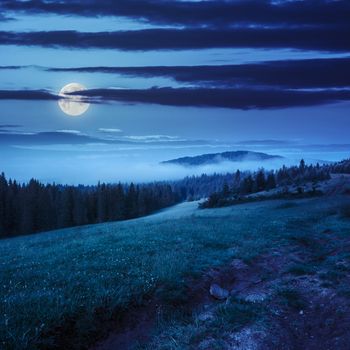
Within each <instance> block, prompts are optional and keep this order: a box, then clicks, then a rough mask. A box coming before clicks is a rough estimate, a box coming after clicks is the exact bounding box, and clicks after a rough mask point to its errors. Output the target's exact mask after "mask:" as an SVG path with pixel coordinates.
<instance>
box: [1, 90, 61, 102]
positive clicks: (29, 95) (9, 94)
mask: <svg viewBox="0 0 350 350" xmlns="http://www.w3.org/2000/svg"><path fill="white" fill-rule="evenodd" d="M58 99H59V97H58V96H55V95H54V94H51V93H50V92H48V91H46V90H0V100H58Z"/></svg>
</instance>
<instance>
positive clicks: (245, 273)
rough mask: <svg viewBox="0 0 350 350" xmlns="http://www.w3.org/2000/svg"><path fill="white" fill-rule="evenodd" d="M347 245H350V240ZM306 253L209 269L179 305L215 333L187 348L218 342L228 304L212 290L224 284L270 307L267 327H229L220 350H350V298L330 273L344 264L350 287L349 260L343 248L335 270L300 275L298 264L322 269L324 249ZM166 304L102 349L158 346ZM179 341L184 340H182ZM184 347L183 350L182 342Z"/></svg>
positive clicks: (131, 321) (138, 316)
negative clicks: (218, 322) (220, 317)
mask: <svg viewBox="0 0 350 350" xmlns="http://www.w3.org/2000/svg"><path fill="white" fill-rule="evenodd" d="M319 243H320V244H324V243H327V242H326V241H324V242H319ZM341 244H342V245H343V244H344V247H348V248H349V247H350V244H349V242H348V241H346V242H345V241H344V242H342V243H341ZM300 248H301V247H300V244H299V246H292V247H291V249H289V248H288V251H286V250H284V249H277V250H275V251H273V252H271V253H270V254H268V255H263V256H260V257H259V258H257V259H255V260H254V261H253V262H252V263H251V264H249V265H247V264H245V263H244V262H243V261H241V260H238V259H235V260H233V261H231V263H230V264H229V265H227V266H224V267H222V268H220V269H212V270H210V271H208V272H207V273H206V274H205V275H203V276H202V278H201V279H199V280H196V281H194V280H192V281H188V285H187V289H186V301H185V302H184V303H182V304H181V305H178V307H180V308H182V309H184V310H187V311H189V312H193V311H194V310H196V311H198V312H196V315H197V316H196V317H195V319H193V322H200V323H201V327H202V328H204V329H205V331H206V334H207V335H206V337H205V339H202V340H201V341H198V342H197V343H196V342H194V343H193V344H192V345H191V346H188V347H185V348H188V349H202V350H211V349H215V344H218V343H217V342H218V338H217V334H214V333H213V334H212V333H211V328H212V326H211V324H212V322H213V320H215V317H216V314H217V311H218V309H219V308H221V307H222V305H225V304H226V303H227V301H226V302H225V301H218V300H215V299H214V298H213V297H212V296H211V295H210V294H209V289H210V285H211V284H213V283H217V284H219V285H220V286H221V287H222V288H225V289H227V290H229V291H231V295H232V297H233V298H234V299H235V300H243V301H244V302H247V303H251V304H255V305H263V309H264V311H263V315H262V317H263V319H264V321H263V322H261V321H260V322H252V323H251V324H248V325H245V326H244V327H241V328H240V329H239V330H238V331H234V332H232V331H230V327H228V328H227V329H225V328H223V330H222V334H221V336H220V344H221V345H220V346H221V347H220V348H222V349H237V350H238V349H242V350H243V349H244V350H248V349H287V350H289V349H291V350H292V349H308V350H313V349H315V350H316V349H317V350H321V349H322V350H323V349H325V350H326V349H327V350H328V349H329V350H333V349H337V350H348V349H349V344H350V317H349V315H350V303H349V296H348V295H346V294H344V295H343V294H342V293H339V290H338V289H339V283H338V282H339V281H338V282H337V283H336V282H335V281H333V283H332V282H329V281H327V279H325V278H324V276H325V275H327V273H328V274H329V273H330V272H331V271H332V273H333V272H334V271H335V270H337V266H338V267H339V266H341V268H340V270H341V271H343V272H344V273H343V274H342V275H341V280H342V281H341V282H342V283H341V285H343V286H344V285H349V284H350V275H349V269H348V268H349V261H346V262H345V261H344V260H342V259H341V258H340V255H341V253H342V252H341V251H339V252H333V255H334V257H335V259H334V265H333V266H326V267H321V266H320V267H319V271H317V272H315V273H314V272H312V273H307V272H305V273H303V272H302V271H297V267H298V268H299V269H301V266H304V268H305V269H307V266H308V265H312V264H314V260H315V258H316V255H317V252H315V251H314V250H313V248H312V247H306V246H303V247H302V248H303V251H301V250H300ZM338 255H339V259H338V258H337V256H338ZM293 267H294V270H293ZM334 269H335V270H334ZM330 277H331V276H330ZM331 278H332V277H331ZM326 282H328V283H326ZM162 307H163V305H162V304H161V302H160V301H159V300H158V301H157V300H152V301H149V303H148V304H147V305H145V306H144V307H143V308H141V309H138V310H133V311H132V312H131V313H130V314H129V315H128V316H127V318H126V319H125V321H124V323H123V324H122V325H121V328H120V331H118V332H115V333H113V334H111V335H110V337H109V338H108V339H107V340H105V341H103V342H102V343H100V344H99V345H97V346H96V347H95V348H94V350H115V349H121V350H122V349H132V348H133V346H134V345H135V344H136V343H138V344H147V343H148V342H150V341H152V336H151V334H152V331H153V328H154V327H155V326H156V323H157V317H158V314H159V313H160V312H161V310H162ZM180 326H181V325H180ZM158 336H159V337H161V336H162V334H161V333H160V334H158ZM174 341H175V342H176V343H178V341H181V339H180V340H178V339H174ZM150 348H152V346H151V347H150ZM175 348H176V347H175ZM178 348H179V349H180V348H182V347H181V346H180V345H179V347H178ZM185 348H184V349H185Z"/></svg>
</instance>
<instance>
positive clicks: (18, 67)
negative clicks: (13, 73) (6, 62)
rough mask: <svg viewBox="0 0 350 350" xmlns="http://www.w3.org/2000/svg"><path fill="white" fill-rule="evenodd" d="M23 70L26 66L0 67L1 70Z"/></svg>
mask: <svg viewBox="0 0 350 350" xmlns="http://www.w3.org/2000/svg"><path fill="white" fill-rule="evenodd" d="M22 68H25V66H0V70H7V69H12V70H17V69H22Z"/></svg>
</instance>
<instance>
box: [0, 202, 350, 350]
mask: <svg viewBox="0 0 350 350" xmlns="http://www.w3.org/2000/svg"><path fill="white" fill-rule="evenodd" d="M349 205H350V201H349V199H346V198H345V197H344V196H343V197H342V196H338V197H323V198H313V199H306V200H298V201H286V200H271V201H266V202H258V203H249V204H242V205H236V206H234V207H227V208H221V209H208V210H198V209H197V206H198V203H197V202H192V203H183V204H180V205H178V206H176V207H174V208H170V209H167V210H165V211H163V212H160V213H158V214H155V215H152V216H149V217H146V218H141V219H135V220H130V221H124V222H118V223H109V224H101V225H94V226H86V227H78V228H73V229H66V230H60V231H54V232H48V233H43V234H37V235H33V236H25V237H19V238H14V239H8V240H2V241H0V298H1V300H0V303H1V304H0V305H1V312H0V339H1V343H0V348H1V349H11V350H19V349H45V348H59V345H58V344H60V343H59V339H60V337H61V336H62V334H65V338H66V341H69V344H70V345H69V346H70V348H71V349H84V348H88V347H89V346H91V345H93V344H94V343H95V342H96V340H98V339H99V338H103V337H106V336H107V335H108V332H109V329H108V327H106V326H105V325H106V324H107V323H108V321H109V320H116V319H118V317H122V315H123V314H124V312H125V310H126V309H127V308H128V307H130V306H131V305H132V306H133V307H136V306H137V305H142V304H143V303H144V301H145V300H146V299H147V298H152V296H154V295H157V298H159V300H163V301H164V304H165V305H172V304H174V303H176V301H177V300H181V299H184V298H186V289H185V288H186V283H187V281H188V280H189V279H194V280H195V279H200V277H201V276H202V275H203V274H204V273H206V272H207V271H208V270H209V269H211V268H214V267H220V266H222V265H224V264H225V263H228V262H229V261H232V259H235V258H236V259H241V260H242V261H244V262H245V263H246V264H248V265H249V264H250V263H251V262H253V261H254V259H256V258H257V257H259V256H261V255H263V254H267V253H271V252H276V251H278V250H279V249H283V247H288V246H290V245H291V244H299V245H301V246H303V247H306V248H305V249H312V254H316V255H317V254H318V255H319V256H320V259H319V261H316V260H315V263H314V264H313V265H310V264H307V265H306V266H303V264H302V263H298V264H294V265H295V266H294V265H293V266H292V267H291V271H289V273H291V274H296V275H297V274H301V275H303V274H308V273H316V271H317V270H318V269H319V266H320V264H323V265H324V266H325V265H327V264H328V265H329V266H333V265H332V264H333V262H332V260H331V259H334V257H328V253H329V251H330V250H332V249H336V248H335V247H337V244H340V242H341V241H339V243H338V241H337V240H334V242H333V243H332V241H330V242H331V244H330V245H328V246H327V247H323V246H322V245H319V246H317V244H316V245H315V244H314V242H315V237H319V236H322V235H325V233H324V232H327V230H329V231H331V232H332V234H333V235H337V237H338V238H339V237H340V238H339V239H343V238H347V237H349V236H350V220H349V215H348V213H349ZM339 254H341V258H342V259H346V260H347V261H348V262H349V261H350V253H349V252H348V253H346V252H343V251H342V250H341V251H340V253H339ZM329 272H330V273H333V274H331V275H329V276H327V275H325V276H324V281H325V283H335V282H334V280H335V279H337V278H338V277H337V276H336V275H335V274H336V273H339V271H333V270H331V269H330V270H329ZM339 278H340V277H339ZM342 287H344V286H342ZM339 288H340V287H339ZM344 288H345V287H344ZM345 289H346V288H345ZM349 291H350V290H347V291H346V290H345V292H349ZM276 293H277V294H278V295H279V296H280V297H281V298H282V297H284V298H287V299H288V300H289V299H293V297H295V296H293V293H292V292H291V293H289V294H288V291H287V292H286V291H282V292H281V291H280V290H278V291H277V292H276ZM249 305H250V304H249V303H248V304H247V303H245V302H240V303H238V304H237V303H233V304H231V305H230V303H226V304H225V305H224V306H222V307H221V308H220V309H218V310H217V311H216V314H217V317H216V319H215V322H216V323H215V325H216V326H215V327H219V328H220V329H221V328H222V327H223V325H222V323H223V321H220V320H224V324H225V325H226V326H227V325H230V322H231V325H232V324H234V323H235V322H237V317H238V318H239V319H240V320H243V321H242V322H243V323H244V324H246V323H249V322H252V321H254V320H255V319H256V318H257V315H258V314H259V312H260V311H261V310H262V309H263V307H260V306H259V307H257V305H256V304H254V307H253V308H251V307H250V306H249ZM235 315H236V316H237V317H235ZM174 317H175V316H174ZM191 320H192V321H191ZM191 320H188V319H186V320H184V319H183V318H181V317H180V318H179V319H169V318H167V317H165V318H164V320H163V321H162V322H160V323H159V322H158V325H157V329H156V330H154V332H155V334H158V336H157V338H156V339H158V340H157V341H155V340H154V341H153V343H152V342H151V345H150V346H151V347H150V348H152V349H156V348H158V349H172V348H176V349H185V348H187V347H188V348H191V344H193V342H196V341H197V340H196V339H195V337H196V336H197V335H198V336H199V334H201V332H203V327H202V328H200V329H199V328H198V327H197V328H196V327H195V329H194V328H193V327H194V326H193V324H195V321H193V319H191ZM230 320H231V321H230ZM220 322H221V323H220ZM189 324H191V326H189ZM238 326H240V324H239V325H238ZM241 326H243V325H241ZM211 327H213V326H211ZM215 327H214V329H215ZM165 328H166V329H165ZM224 328H225V327H224ZM238 328H239V327H238ZM196 330H197V331H196ZM168 333H169V334H168ZM167 334H168V335H169V336H167ZM160 335H162V336H160ZM218 344H219V343H218Z"/></svg>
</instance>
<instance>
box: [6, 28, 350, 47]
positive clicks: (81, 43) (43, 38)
mask: <svg viewBox="0 0 350 350" xmlns="http://www.w3.org/2000/svg"><path fill="white" fill-rule="evenodd" d="M349 37H350V26H349V27H348V28H347V29H344V28H332V29H325V28H295V29H287V28H285V29H262V28H245V29H242V28H241V29H224V30H217V29H146V30H134V31H117V32H98V33H85V32H84V33H83V32H77V31H50V32H44V31H41V32H23V33H20V32H5V31H1V32H0V44H2V45H26V46H42V47H69V48H80V49H87V48H100V49H119V50H140V51H146V50H183V49H206V48H239V47H250V48H295V49H307V50H325V51H341V52H347V51H349V50H350V41H349V40H348V38H349Z"/></svg>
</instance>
